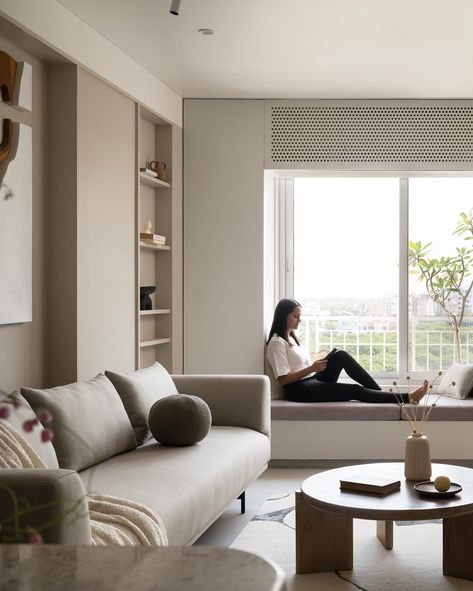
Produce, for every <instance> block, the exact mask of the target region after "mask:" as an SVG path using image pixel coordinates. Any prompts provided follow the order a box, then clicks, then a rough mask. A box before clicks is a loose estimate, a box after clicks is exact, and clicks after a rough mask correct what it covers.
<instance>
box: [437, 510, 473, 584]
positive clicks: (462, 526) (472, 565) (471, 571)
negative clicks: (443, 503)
mask: <svg viewBox="0 0 473 591" xmlns="http://www.w3.org/2000/svg"><path fill="white" fill-rule="evenodd" d="M472 556H473V514H470V515H461V516H460V517H449V518H448V519H444V520H443V574H444V575H447V576H450V577H458V578H460V579H468V580H469V581H473V560H472Z"/></svg>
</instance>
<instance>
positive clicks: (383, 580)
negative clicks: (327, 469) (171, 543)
mask: <svg viewBox="0 0 473 591" xmlns="http://www.w3.org/2000/svg"><path fill="white" fill-rule="evenodd" d="M399 525H400V524H399ZM403 525H404V524H403ZM294 527H295V512H294V493H287V494H281V495H275V496H274V497H272V498H270V499H267V500H266V502H265V503H264V505H263V506H262V507H261V510H260V511H259V513H258V514H257V515H255V517H254V518H253V519H252V520H251V521H250V522H249V523H248V524H247V525H246V527H245V528H244V529H243V530H242V531H241V533H240V535H239V536H238V537H237V538H236V539H235V541H234V542H233V544H232V546H231V547H232V548H237V549H239V550H246V551H248V552H254V553H256V554H259V555H260V556H263V557H264V558H267V559H269V560H272V561H274V562H276V563H277V564H279V566H280V567H281V568H282V569H283V570H284V571H285V572H286V575H287V590H288V591H309V590H310V591H318V590H320V591H322V590H328V591H348V590H350V591H353V589H359V590H361V591H421V590H422V591H427V590H428V591H452V590H455V591H460V590H461V591H464V590H469V591H473V582H471V581H464V580H462V579H456V578H453V577H444V576H443V574H442V525H441V523H440V522H436V523H425V522H424V523H422V524H414V525H411V526H408V527H398V526H397V525H395V526H394V548H393V549H392V550H386V549H385V548H384V546H383V545H382V544H381V543H380V542H379V540H378V539H377V537H376V523H375V522H374V521H366V520H360V519H355V520H354V523H353V539H354V544H353V546H354V549H353V570H352V571H343V572H331V573H319V574H308V575H296V574H295V533H294V532H295V530H294Z"/></svg>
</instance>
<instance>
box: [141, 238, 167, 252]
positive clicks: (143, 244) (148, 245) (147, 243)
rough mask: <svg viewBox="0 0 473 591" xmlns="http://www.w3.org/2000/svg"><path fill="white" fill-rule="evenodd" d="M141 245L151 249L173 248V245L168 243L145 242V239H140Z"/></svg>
mask: <svg viewBox="0 0 473 591" xmlns="http://www.w3.org/2000/svg"><path fill="white" fill-rule="evenodd" d="M140 247H141V248H149V249H151V250H171V247H170V246H167V245H166V244H151V243H149V242H143V240H140Z"/></svg>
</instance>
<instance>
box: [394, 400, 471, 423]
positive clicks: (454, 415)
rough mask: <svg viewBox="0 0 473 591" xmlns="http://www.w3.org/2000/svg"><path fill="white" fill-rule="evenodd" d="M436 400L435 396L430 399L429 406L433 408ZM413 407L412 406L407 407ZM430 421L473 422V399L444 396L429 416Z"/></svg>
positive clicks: (418, 411)
mask: <svg viewBox="0 0 473 591" xmlns="http://www.w3.org/2000/svg"><path fill="white" fill-rule="evenodd" d="M435 400H436V396H435V394H432V395H431V396H430V397H429V400H428V405H429V406H431V405H432V404H433V403H434V402H435ZM406 406H407V407H409V408H410V407H411V405H410V404H409V405H406ZM417 417H418V420H419V419H420V418H421V417H422V402H421V404H420V405H419V408H418V410H417ZM404 420H406V419H404ZM428 420H429V422H430V421H473V398H466V399H465V400H462V399H459V398H450V397H449V396H444V397H442V398H440V400H439V401H438V402H437V405H436V406H435V408H433V409H432V412H431V413H430V415H429V419H428Z"/></svg>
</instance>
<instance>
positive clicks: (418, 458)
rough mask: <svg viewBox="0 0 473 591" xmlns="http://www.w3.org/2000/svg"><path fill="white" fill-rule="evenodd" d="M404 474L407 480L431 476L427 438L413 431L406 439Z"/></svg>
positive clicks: (424, 478)
mask: <svg viewBox="0 0 473 591" xmlns="http://www.w3.org/2000/svg"><path fill="white" fill-rule="evenodd" d="M404 475H405V477H406V479H407V480H417V481H420V480H429V478H430V477H431V476H432V465H431V461H430V445H429V439H428V437H426V436H425V435H424V434H423V433H419V432H416V431H414V432H413V433H412V435H409V437H408V438H407V439H406V451H405V458H404Z"/></svg>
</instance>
